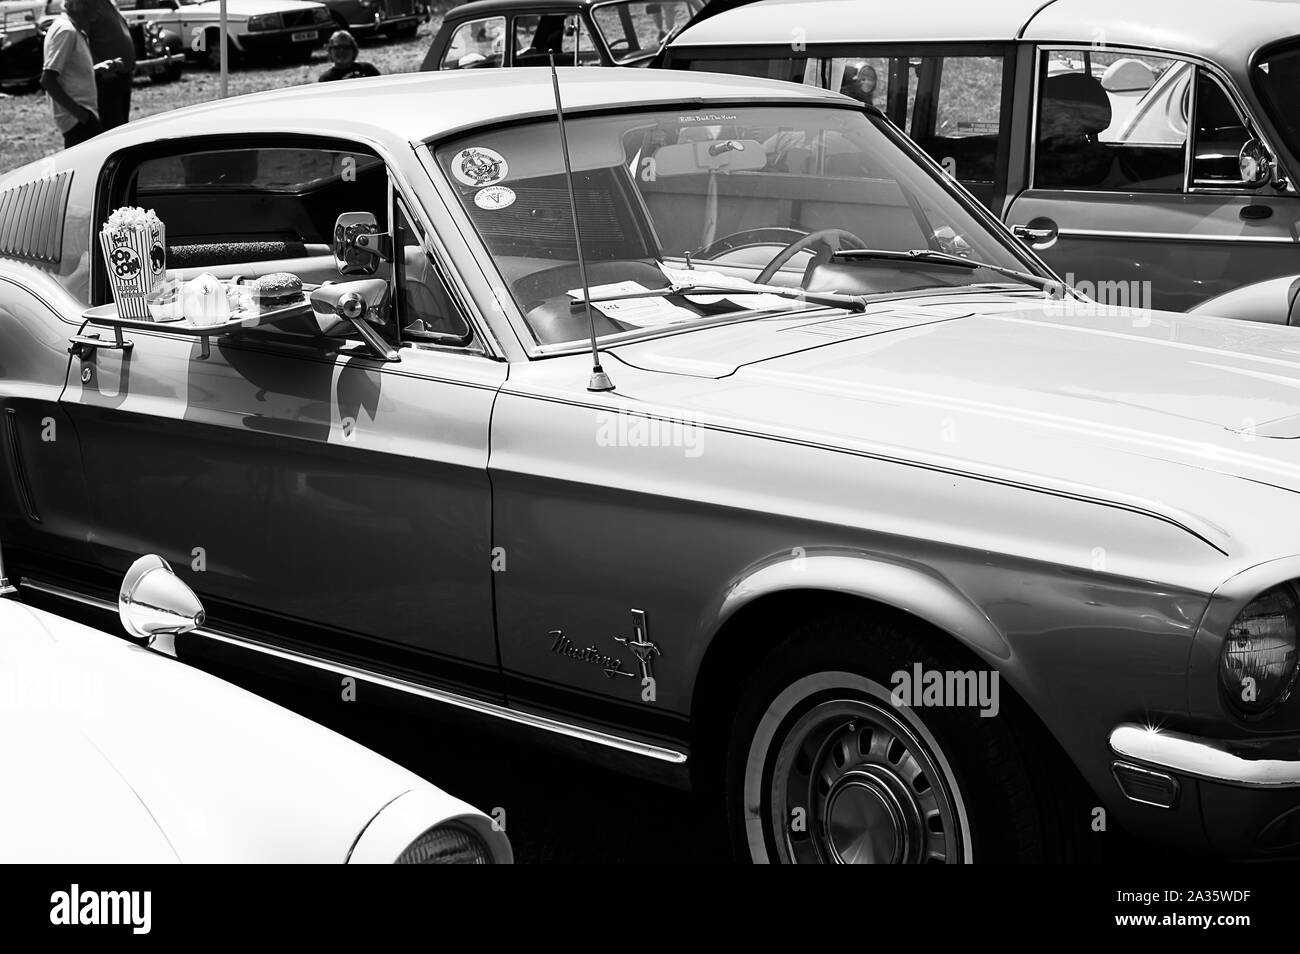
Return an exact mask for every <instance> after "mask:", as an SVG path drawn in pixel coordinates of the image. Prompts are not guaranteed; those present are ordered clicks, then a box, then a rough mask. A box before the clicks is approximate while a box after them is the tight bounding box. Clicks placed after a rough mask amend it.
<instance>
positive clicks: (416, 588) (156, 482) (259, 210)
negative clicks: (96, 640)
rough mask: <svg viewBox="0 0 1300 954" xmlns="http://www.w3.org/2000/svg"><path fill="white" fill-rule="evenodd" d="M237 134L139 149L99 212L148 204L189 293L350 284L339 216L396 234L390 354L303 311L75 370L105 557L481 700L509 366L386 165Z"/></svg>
mask: <svg viewBox="0 0 1300 954" xmlns="http://www.w3.org/2000/svg"><path fill="white" fill-rule="evenodd" d="M247 142H250V140H243V141H241V142H239V143H229V142H228V141H215V142H214V141H212V140H208V141H203V142H202V143H201V144H200V143H194V144H189V145H186V144H182V145H181V146H179V147H178V146H168V147H147V148H146V152H145V153H143V154H142V155H140V156H138V157H134V158H133V157H131V156H128V157H127V158H126V159H124V160H123V167H122V168H123V169H124V170H125V171H124V172H123V173H122V174H120V175H119V176H118V177H117V178H116V179H115V180H114V182H115V183H116V182H121V181H125V183H126V184H125V185H124V186H122V187H121V188H120V189H118V191H116V192H115V193H114V194H111V195H110V196H108V198H109V200H110V203H109V204H118V203H127V204H132V205H144V206H146V207H151V208H155V209H156V210H157V212H158V214H159V215H160V216H161V217H162V219H163V221H164V223H165V224H166V225H167V227H168V235H167V241H168V255H169V262H168V264H169V274H170V275H174V276H177V277H179V278H182V279H185V278H191V277H193V276H194V275H196V274H197V273H201V272H210V273H212V274H215V275H217V276H221V277H231V276H233V275H234V274H236V273H238V274H242V275H243V276H245V277H249V276H252V275H258V274H266V273H269V272H292V273H294V274H297V275H299V276H301V278H302V279H303V281H304V282H305V283H319V282H322V281H324V280H327V279H329V278H333V279H335V280H340V276H339V275H338V274H337V272H336V270H335V265H334V259H333V256H332V253H331V251H330V247H329V245H328V244H327V243H328V242H329V241H330V238H331V235H332V230H333V223H334V219H335V218H336V216H337V214H339V213H341V212H344V211H362V212H369V213H371V214H374V215H375V216H376V219H377V221H378V222H380V223H384V224H385V225H387V226H388V227H389V230H390V234H392V235H393V245H394V249H395V251H394V253H393V255H392V259H393V264H392V265H391V266H384V268H383V270H381V272H380V273H379V275H378V277H385V278H388V279H389V282H390V287H391V288H392V290H393V298H394V311H395V315H394V318H393V319H392V320H390V321H389V323H388V325H386V326H385V328H384V332H383V333H384V334H385V336H386V337H387V339H388V341H389V344H391V345H394V346H396V345H400V348H399V349H398V354H399V355H400V360H399V361H395V362H390V361H384V360H381V359H380V358H379V357H377V356H376V354H375V352H374V351H372V350H371V349H370V348H369V347H368V346H367V345H366V344H365V343H364V342H361V341H359V340H356V339H342V340H333V339H325V338H323V337H322V336H321V335H320V334H319V332H318V331H317V330H316V329H315V326H314V324H313V323H312V322H311V321H310V319H300V320H296V321H286V322H281V323H278V324H276V325H273V326H272V325H267V326H263V327H259V328H251V329H248V330H246V331H243V332H240V333H237V334H235V335H227V336H222V337H219V338H216V339H214V340H212V341H211V342H210V347H209V349H208V350H209V354H208V355H207V356H205V355H204V353H203V351H204V348H203V345H202V343H201V342H200V341H197V340H196V339H195V338H193V337H186V336H184V335H181V334H177V333H174V332H169V331H168V330H167V327H166V325H161V324H160V325H159V327H158V328H157V330H154V329H152V328H150V329H147V330H131V331H130V332H129V335H128V336H129V338H130V340H131V341H132V342H133V347H132V349H131V350H130V351H128V352H122V351H118V350H112V349H107V348H105V349H93V350H91V351H90V353H89V354H88V355H87V356H86V357H83V358H80V359H74V361H73V362H72V367H71V370H70V374H69V377H68V386H67V389H66V393H65V395H64V399H63V401H64V405H65V407H66V408H67V410H68V413H69V415H70V416H71V417H72V419H73V420H74V422H75V423H76V426H77V430H78V434H79V437H80V442H81V451H82V457H83V462H84V464H83V466H84V468H85V473H86V478H87V483H88V485H89V487H90V488H91V489H90V495H91V497H92V523H91V536H92V539H93V541H94V546H95V548H96V552H97V559H98V560H99V562H100V563H101V564H103V565H105V566H107V567H109V568H111V569H113V570H114V571H119V572H120V571H121V570H123V569H124V568H125V567H126V566H128V565H129V563H130V562H131V560H133V559H134V558H135V557H136V556H138V555H139V554H140V553H142V552H156V553H159V554H161V555H162V556H164V557H165V558H167V559H169V560H170V561H172V562H173V565H174V566H175V567H176V569H177V571H178V572H179V573H180V574H181V575H182V576H183V577H185V578H186V580H187V582H189V583H190V584H191V585H192V586H193V587H194V589H195V590H196V591H197V592H198V593H199V594H200V595H201V596H202V597H203V598H204V600H205V602H206V603H208V609H209V614H210V618H211V620H212V623H213V625H216V626H218V627H221V626H225V627H233V628H235V629H237V630H240V631H247V632H252V633H254V634H258V635H261V636H263V637H264V638H267V639H272V640H277V641H284V640H288V641H290V642H293V643H297V644H305V645H306V646H308V647H310V648H315V649H318V650H323V651H324V652H326V653H328V654H330V655H333V656H338V655H352V656H358V657H361V658H364V659H367V660H369V661H371V662H372V663H377V664H381V665H386V666H389V667H396V668H400V669H402V670H410V671H415V672H419V673H422V674H425V675H428V676H430V677H432V678H434V679H436V680H439V681H443V682H448V683H451V684H455V685H458V686H465V687H470V688H474V687H479V688H482V687H489V686H491V685H492V684H493V682H494V680H495V678H496V651H495V645H494V634H493V624H492V604H491V580H490V571H489V568H488V563H487V558H486V554H487V553H488V551H489V549H490V547H489V543H488V534H489V527H490V499H489V487H488V482H487V476H486V463H487V448H488V445H487V437H488V421H489V413H490V409H491V406H492V402H493V400H494V397H495V393H496V389H497V388H498V386H499V385H500V383H501V381H502V380H503V379H504V374H505V372H504V370H503V368H504V365H503V364H502V363H500V362H496V361H493V360H489V359H488V358H487V357H485V355H484V353H483V350H482V348H481V346H480V345H479V344H478V343H477V339H476V338H475V336H474V335H473V334H472V333H471V332H470V331H469V326H468V324H467V323H466V319H465V316H464V313H463V310H462V309H461V308H460V307H459V306H458V305H457V303H456V302H455V301H454V300H453V298H452V296H451V295H450V293H449V292H447V291H446V286H445V284H444V283H443V282H442V280H441V277H440V272H439V270H438V268H437V267H436V265H435V264H434V262H433V261H432V260H431V259H430V258H429V255H430V254H431V252H430V251H429V249H430V238H429V236H428V235H427V234H426V229H427V226H426V222H427V220H422V219H421V218H420V215H419V214H418V212H417V211H416V210H417V209H418V208H419V207H418V206H416V205H415V204H414V203H413V202H410V201H409V199H404V198H401V197H400V196H399V195H398V193H397V190H396V189H395V188H394V185H393V181H392V179H391V178H390V174H389V171H388V170H386V168H385V166H384V163H383V162H382V161H380V160H379V159H378V158H376V157H374V156H373V155H368V154H367V153H366V151H365V150H363V149H360V148H359V147H358V148H352V147H350V146H349V145H347V144H329V145H322V144H316V143H306V142H302V141H299V140H294V139H276V138H274V137H272V138H271V139H265V138H264V139H262V140H257V141H255V144H253V145H246V144H245V143H247ZM101 191H103V190H101ZM109 191H110V192H112V190H109ZM102 203H103V199H102V198H101V209H103V208H107V206H106V205H103V204H102ZM399 327H400V328H402V329H404V330H402V331H401V332H399V331H398V328H399ZM448 329H450V330H451V331H455V334H452V333H451V331H449V330H448ZM399 335H400V340H399Z"/></svg>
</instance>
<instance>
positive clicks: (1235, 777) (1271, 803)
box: [1109, 723, 1300, 857]
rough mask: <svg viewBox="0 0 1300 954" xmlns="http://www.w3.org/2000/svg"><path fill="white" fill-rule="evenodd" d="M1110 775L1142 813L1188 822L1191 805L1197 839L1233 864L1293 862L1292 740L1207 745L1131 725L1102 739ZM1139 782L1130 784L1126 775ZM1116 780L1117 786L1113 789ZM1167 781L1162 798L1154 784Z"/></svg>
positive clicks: (1298, 838)
mask: <svg viewBox="0 0 1300 954" xmlns="http://www.w3.org/2000/svg"><path fill="white" fill-rule="evenodd" d="M1109 741H1110V749H1111V752H1113V753H1114V755H1115V756H1116V760H1115V762H1114V763H1113V764H1112V771H1113V772H1114V774H1115V777H1116V783H1117V785H1118V786H1119V788H1120V791H1121V793H1122V794H1123V795H1124V796H1125V797H1126V798H1127V799H1129V800H1130V801H1134V802H1139V803H1141V804H1143V805H1144V806H1150V807H1149V808H1148V809H1147V810H1148V811H1160V812H1162V813H1163V812H1165V811H1168V810H1173V811H1175V812H1179V811H1181V812H1183V813H1186V814H1188V815H1189V817H1194V816H1195V814H1197V813H1196V812H1194V811H1190V809H1193V808H1194V806H1196V805H1198V804H1199V808H1200V811H1199V815H1200V819H1201V823H1202V824H1203V826H1204V829H1205V831H1204V834H1205V839H1206V841H1207V842H1208V843H1209V845H1210V847H1211V848H1212V849H1213V850H1214V851H1215V852H1216V853H1219V854H1224V855H1229V856H1233V857H1251V856H1276V855H1287V856H1293V855H1297V854H1300V738H1297V737H1295V736H1285V737H1274V738H1268V739H1247V740H1222V739H1208V738H1202V737H1199V736H1193V735H1188V734H1185V733H1181V732H1174V731H1169V730H1164V729H1153V728H1148V727H1146V726H1141V725H1136V724H1134V723H1124V724H1122V725H1118V726H1116V727H1115V728H1114V729H1113V730H1111V733H1110V740H1109ZM1133 770H1137V773H1140V775H1141V776H1142V781H1141V782H1139V783H1138V786H1135V785H1134V784H1132V781H1131V780H1132V779H1133V778H1134V775H1135V773H1134V771H1133ZM1121 779H1124V780H1125V781H1121ZM1148 779H1153V780H1156V782H1159V781H1162V780H1163V779H1168V780H1170V781H1171V783H1172V784H1165V785H1164V786H1163V789H1162V790H1163V791H1164V792H1165V793H1172V794H1171V797H1170V798H1169V802H1170V804H1168V805H1165V804H1161V802H1163V801H1165V798H1164V797H1154V799H1153V797H1152V795H1151V792H1153V791H1157V790H1161V789H1160V788H1159V786H1158V785H1156V784H1155V783H1154V782H1153V784H1151V785H1148V784H1146V782H1147V780H1148Z"/></svg>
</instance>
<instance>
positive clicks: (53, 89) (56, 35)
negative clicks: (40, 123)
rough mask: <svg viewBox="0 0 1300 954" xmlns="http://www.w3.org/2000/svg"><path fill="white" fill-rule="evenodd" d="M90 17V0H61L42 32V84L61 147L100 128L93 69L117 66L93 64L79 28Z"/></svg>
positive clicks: (100, 69)
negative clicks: (56, 14)
mask: <svg viewBox="0 0 1300 954" xmlns="http://www.w3.org/2000/svg"><path fill="white" fill-rule="evenodd" d="M89 19H90V2H89V0H64V4H63V14H62V15H61V16H59V17H56V18H55V20H54V22H53V23H52V24H51V25H50V29H49V30H48V31H47V32H46V34H45V68H44V70H43V71H42V73H41V86H43V87H44V88H45V92H46V93H48V94H49V97H50V109H51V111H52V112H53V113H54V124H55V125H56V126H58V127H59V132H61V133H63V146H64V148H65V149H66V148H68V147H69V146H75V145H77V143H81V142H85V141H86V140H87V139H89V138H90V137H91V136H95V135H98V134H99V133H100V132H102V131H103V127H102V126H101V125H100V122H99V92H98V89H97V87H96V85H95V72H96V71H97V70H98V71H108V70H112V69H115V68H116V65H115V64H114V62H113V61H111V60H106V61H105V62H103V63H98V64H97V63H95V61H94V59H93V58H92V57H91V55H90V42H89V41H88V40H87V39H86V36H85V34H84V33H83V32H82V28H83V27H84V26H85V24H86V23H88V22H89Z"/></svg>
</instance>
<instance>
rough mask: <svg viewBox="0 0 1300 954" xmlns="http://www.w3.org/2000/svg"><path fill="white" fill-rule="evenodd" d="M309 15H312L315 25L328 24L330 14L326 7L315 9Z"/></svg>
mask: <svg viewBox="0 0 1300 954" xmlns="http://www.w3.org/2000/svg"><path fill="white" fill-rule="evenodd" d="M311 15H312V19H314V20H315V21H316V22H317V23H328V22H329V18H330V12H329V8H328V7H315V8H314V9H313V10H312V11H311Z"/></svg>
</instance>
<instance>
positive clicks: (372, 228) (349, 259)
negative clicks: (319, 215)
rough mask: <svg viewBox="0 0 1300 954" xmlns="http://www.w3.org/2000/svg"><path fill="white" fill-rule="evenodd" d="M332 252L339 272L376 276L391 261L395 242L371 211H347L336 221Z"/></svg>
mask: <svg viewBox="0 0 1300 954" xmlns="http://www.w3.org/2000/svg"><path fill="white" fill-rule="evenodd" d="M333 251H334V264H335V266H337V268H338V270H339V274H340V275H373V274H374V273H375V272H377V271H379V265H380V263H381V262H386V261H391V260H392V242H391V240H389V237H388V235H386V234H383V233H381V232H380V231H379V223H378V222H377V221H376V220H375V217H374V216H373V215H372V214H371V213H369V212H344V213H343V214H342V215H340V216H339V217H338V218H337V219H335V220H334V243H333Z"/></svg>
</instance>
